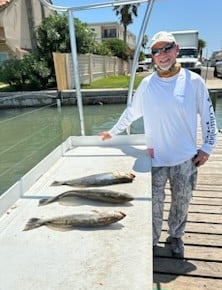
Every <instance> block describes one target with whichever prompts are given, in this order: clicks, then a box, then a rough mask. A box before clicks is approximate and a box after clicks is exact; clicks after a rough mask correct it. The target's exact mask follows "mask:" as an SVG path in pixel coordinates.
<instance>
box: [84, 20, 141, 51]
mask: <svg viewBox="0 0 222 290" xmlns="http://www.w3.org/2000/svg"><path fill="white" fill-rule="evenodd" d="M87 24H88V26H89V28H90V29H91V30H92V31H93V32H94V33H95V34H96V40H97V41H98V42H102V41H105V40H107V39H111V38H118V39H122V40H123V34H124V28H123V25H122V24H119V23H118V22H100V23H87ZM126 41H127V44H128V46H129V47H130V48H131V49H135V47H136V36H135V35H134V34H133V33H132V32H130V31H129V30H127V39H126Z"/></svg>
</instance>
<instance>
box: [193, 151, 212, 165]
mask: <svg viewBox="0 0 222 290" xmlns="http://www.w3.org/2000/svg"><path fill="white" fill-rule="evenodd" d="M208 158H209V154H207V153H206V152H204V151H202V150H198V152H197V154H196V155H195V156H194V158H193V163H194V164H195V165H196V166H197V167H199V166H201V165H204V163H205V162H207V160H208Z"/></svg>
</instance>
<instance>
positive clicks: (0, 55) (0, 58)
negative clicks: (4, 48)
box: [0, 52, 8, 66]
mask: <svg viewBox="0 0 222 290" xmlns="http://www.w3.org/2000/svg"><path fill="white" fill-rule="evenodd" d="M6 59H8V53H6V52H0V66H1V65H2V63H3V62H4V61H5V60H6Z"/></svg>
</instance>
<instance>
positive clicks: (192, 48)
mask: <svg viewBox="0 0 222 290" xmlns="http://www.w3.org/2000/svg"><path fill="white" fill-rule="evenodd" d="M171 33H172V34H173V36H174V37H175V39H176V42H177V43H178V44H179V46H180V53H179V55H178V56H177V61H178V62H179V63H181V66H182V67H185V68H187V69H189V70H192V71H194V72H196V73H198V74H201V65H202V64H201V62H200V61H199V58H198V31H197V30H184V31H172V32H171Z"/></svg>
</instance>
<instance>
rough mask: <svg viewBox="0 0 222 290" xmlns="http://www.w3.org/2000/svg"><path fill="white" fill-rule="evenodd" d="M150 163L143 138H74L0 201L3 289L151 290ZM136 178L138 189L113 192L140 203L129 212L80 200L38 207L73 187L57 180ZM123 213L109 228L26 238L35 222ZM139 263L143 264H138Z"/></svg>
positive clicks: (33, 233)
mask: <svg viewBox="0 0 222 290" xmlns="http://www.w3.org/2000/svg"><path fill="white" fill-rule="evenodd" d="M150 168H151V166H150V158H149V157H148V155H147V153H146V149H145V147H144V136H143V135H136V136H133V135H130V136H127V135H125V136H117V137H116V138H113V140H110V141H107V142H104V141H101V140H100V138H99V137H96V136H79V137H75V136H74V137H73V136H72V137H69V138H68V139H67V140H66V141H65V142H64V143H63V144H61V145H60V146H58V147H57V148H56V149H55V150H54V151H53V152H51V153H50V154H49V155H48V156H47V157H45V158H44V159H43V160H42V161H41V162H40V163H39V164H37V165H36V166H35V167H34V168H33V169H32V170H31V171H29V172H28V173H27V174H26V175H25V176H24V177H23V178H22V179H21V180H20V181H18V182H17V183H16V184H14V185H13V186H12V187H11V188H10V189H9V190H8V191H6V192H5V193H4V194H3V195H2V196H1V197H0V209H1V212H0V214H1V218H0V244H1V247H0V257H1V263H0V289H2V290H11V289H16V290H24V289H33V290H37V289H41V290H43V289H64V290H69V289H70V290H71V289H79V290H80V289H81V290H82V289H101V288H103V289H113V290H114V289H122V290H124V289H126V290H128V289H152V267H153V265H152V223H151V220H152V210H151V174H150ZM110 171H130V172H133V173H134V174H135V176H136V177H135V180H134V181H133V182H132V183H124V184H117V185H110V186H107V188H109V189H114V190H117V191H122V192H127V193H129V194H130V195H132V196H133V197H134V200H133V201H132V202H130V205H104V204H103V205H101V204H100V205H98V203H97V202H96V201H94V202H90V203H86V202H85V201H81V202H80V201H76V203H74V204H73V205H72V206H65V205H61V204H59V203H53V204H50V205H46V206H42V207H39V206H38V203H39V200H40V199H42V198H46V197H50V196H54V195H57V194H60V193H62V192H64V191H66V190H69V189H70V187H69V186H67V185H65V186H58V187H53V186H51V183H52V182H53V181H54V180H56V179H59V180H64V179H70V178H74V177H75V178H78V177H82V176H86V175H91V174H96V173H103V172H110ZM95 209H96V210H99V211H103V210H104V211H106V210H120V211H121V212H124V213H125V214H126V217H125V218H124V219H123V220H121V221H120V222H118V223H116V224H113V225H110V226H108V227H102V228H98V229H97V228H95V229H91V228H89V229H76V230H70V231H66V232H61V231H55V230H52V229H49V228H48V227H44V226H43V227H40V228H38V229H33V230H30V231H23V229H24V227H25V225H26V223H27V221H28V220H29V219H30V218H33V217H39V218H50V217H54V216H62V215H64V214H73V213H79V212H85V211H89V210H95ZM137 261H138V263H137Z"/></svg>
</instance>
